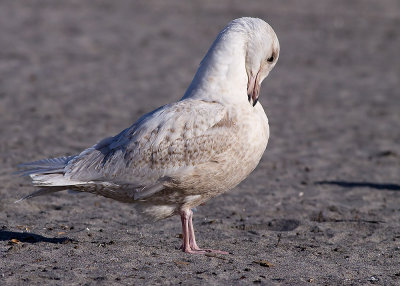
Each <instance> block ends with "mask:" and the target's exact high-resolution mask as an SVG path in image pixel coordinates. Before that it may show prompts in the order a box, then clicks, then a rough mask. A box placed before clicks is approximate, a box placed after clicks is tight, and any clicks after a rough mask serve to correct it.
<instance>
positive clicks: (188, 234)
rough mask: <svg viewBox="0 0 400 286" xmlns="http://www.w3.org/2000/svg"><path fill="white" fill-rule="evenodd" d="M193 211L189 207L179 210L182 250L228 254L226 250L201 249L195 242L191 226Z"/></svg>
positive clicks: (197, 252)
mask: <svg viewBox="0 0 400 286" xmlns="http://www.w3.org/2000/svg"><path fill="white" fill-rule="evenodd" d="M192 219H193V212H192V211H191V210H189V209H187V210H183V211H182V212H181V221H182V234H183V244H182V251H183V252H186V253H195V254H205V253H220V254H228V252H225V251H221V250H213V249H201V248H200V247H199V246H198V245H197V243H196V237H195V235H194V228H193V221H192Z"/></svg>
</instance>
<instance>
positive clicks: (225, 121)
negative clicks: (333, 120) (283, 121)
mask: <svg viewBox="0 0 400 286" xmlns="http://www.w3.org/2000/svg"><path fill="white" fill-rule="evenodd" d="M278 56H279V42H278V39H277V37H276V35H275V33H274V31H273V30H272V28H271V27H270V26H269V25H268V24H267V23H265V22H264V21H263V20H260V19H255V18H240V19H236V20H234V21H232V22H231V23H229V24H228V26H226V27H225V28H224V30H222V31H221V33H220V34H219V35H218V37H217V39H216V40H215V41H214V43H213V44H212V46H211V48H210V49H209V51H208V52H207V55H206V56H205V57H204V59H203V60H202V62H201V64H200V67H199V69H198V71H197V73H196V75H195V77H194V79H193V81H192V83H191V85H190V86H189V88H188V90H187V91H186V93H185V95H184V96H183V98H182V99H181V100H180V101H178V102H175V103H172V104H168V105H165V106H163V107H160V108H158V109H157V110H155V111H153V112H150V113H148V114H146V115H144V116H143V117H141V118H140V119H139V120H138V121H137V122H136V123H134V124H133V125H132V126H131V127H129V128H127V129H125V130H124V131H122V132H121V133H120V134H118V135H116V136H114V137H110V138H106V139H104V140H102V141H100V142H99V143H97V144H96V145H94V146H93V147H90V148H88V149H86V150H84V151H83V152H82V153H80V154H79V155H76V156H70V157H62V158H54V159H45V160H41V161H37V162H32V163H27V164H24V165H22V166H23V167H26V168H27V170H25V171H22V173H23V174H26V175H30V176H31V177H32V180H33V184H34V185H35V186H38V187H41V189H40V190H38V191H37V192H35V193H33V194H31V195H29V196H27V197H25V198H30V197H33V196H37V195H42V194H48V193H51V192H56V191H60V190H64V189H72V190H77V191H83V192H91V193H95V194H100V195H103V196H105V197H109V198H112V199H116V200H119V201H122V202H131V203H139V204H140V206H141V207H142V208H143V210H144V212H145V213H146V214H148V215H151V216H153V217H154V218H157V219H161V218H165V217H168V216H171V215H174V214H180V215H181V219H182V225H183V236H184V239H183V245H182V249H183V250H184V251H185V252H190V253H204V252H206V251H211V250H202V249H200V248H199V247H198V246H197V244H196V241H195V237H194V231H193V225H192V212H191V210H190V209H191V208H193V207H195V206H197V205H200V204H202V203H204V202H206V201H207V200H209V199H210V198H212V197H215V196H217V195H219V194H221V193H223V192H225V191H227V190H229V189H231V188H233V187H234V186H236V185H237V184H239V183H240V182H241V181H242V180H243V179H245V178H246V177H247V176H248V174H249V173H250V172H251V171H253V170H254V168H255V167H256V166H257V164H258V162H259V160H260V158H261V156H262V154H263V152H264V150H265V148H266V146H267V142H268V137H269V129H268V120H267V117H266V115H265V112H264V110H263V108H262V106H261V104H260V103H257V102H258V96H259V90H260V84H261V82H262V80H263V79H264V78H265V77H266V76H267V75H268V73H269V71H270V70H271V69H272V68H273V67H274V65H275V64H276V61H277V60H278ZM25 198H24V199H25Z"/></svg>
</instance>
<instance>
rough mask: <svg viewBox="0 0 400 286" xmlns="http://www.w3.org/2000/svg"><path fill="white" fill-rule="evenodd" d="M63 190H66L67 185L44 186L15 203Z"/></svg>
mask: <svg viewBox="0 0 400 286" xmlns="http://www.w3.org/2000/svg"><path fill="white" fill-rule="evenodd" d="M63 190H65V187H52V188H42V189H39V190H37V191H34V192H33V193H30V194H29V195H27V196H25V197H23V198H21V199H19V200H17V201H15V203H19V202H22V201H24V200H27V199H30V198H34V197H38V196H43V195H48V194H51V193H55V192H59V191H63Z"/></svg>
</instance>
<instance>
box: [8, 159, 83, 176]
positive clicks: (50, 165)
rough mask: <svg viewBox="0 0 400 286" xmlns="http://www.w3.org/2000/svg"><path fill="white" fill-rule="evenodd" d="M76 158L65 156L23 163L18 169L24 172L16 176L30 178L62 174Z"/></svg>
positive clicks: (18, 172)
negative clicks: (31, 176) (40, 175)
mask: <svg viewBox="0 0 400 286" xmlns="http://www.w3.org/2000/svg"><path fill="white" fill-rule="evenodd" d="M75 157H76V156H65V157H59V158H51V159H43V160H39V161H34V162H29V163H23V164H20V165H18V167H19V168H23V169H24V170H20V171H17V172H16V174H19V175H21V176H28V175H29V176H30V175H33V174H52V173H62V172H63V170H64V168H65V166H67V164H68V162H69V161H71V160H72V159H73V158H75Z"/></svg>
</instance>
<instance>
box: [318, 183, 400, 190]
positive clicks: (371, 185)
mask: <svg viewBox="0 0 400 286" xmlns="http://www.w3.org/2000/svg"><path fill="white" fill-rule="evenodd" d="M315 183H316V184H318V185H337V186H340V187H343V188H372V189H377V190H389V191H400V185H397V184H381V183H371V182H346V181H318V182H315Z"/></svg>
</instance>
